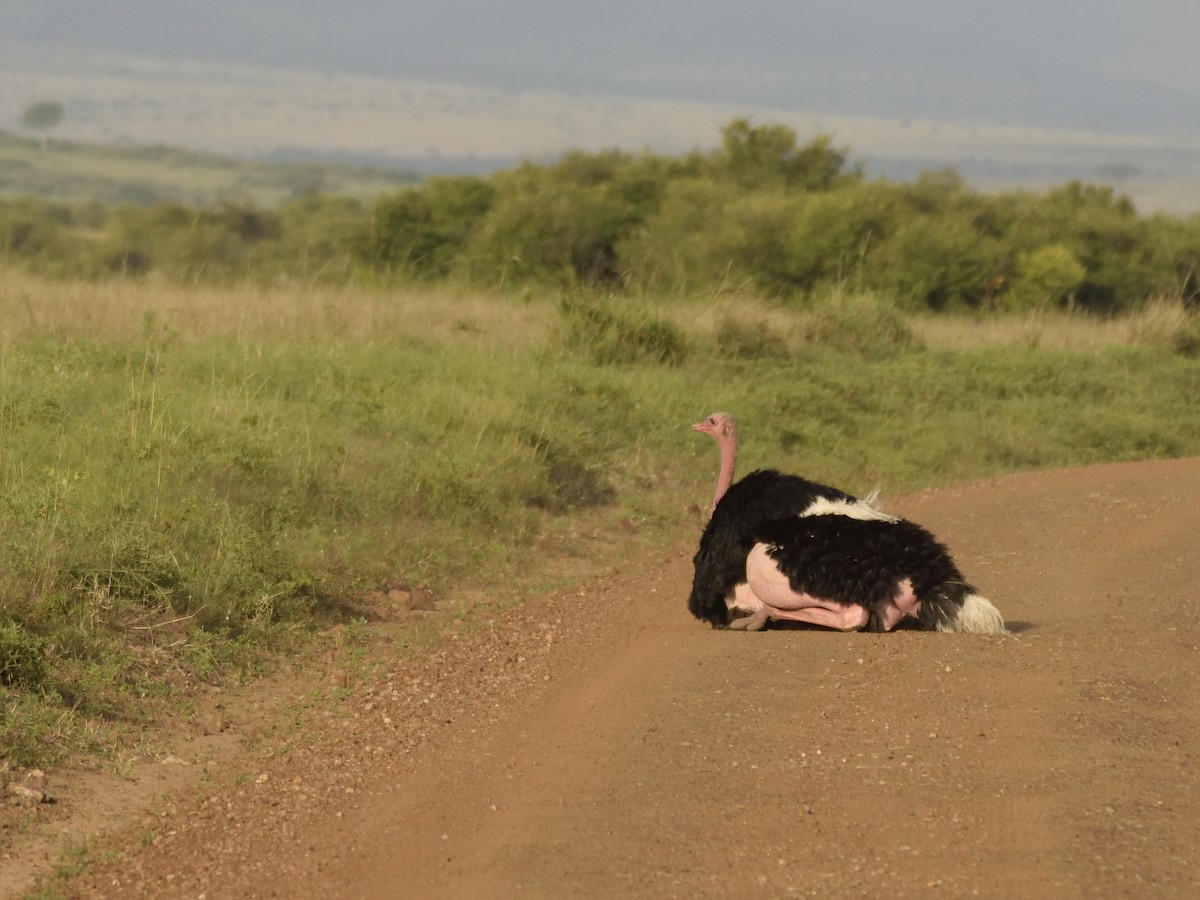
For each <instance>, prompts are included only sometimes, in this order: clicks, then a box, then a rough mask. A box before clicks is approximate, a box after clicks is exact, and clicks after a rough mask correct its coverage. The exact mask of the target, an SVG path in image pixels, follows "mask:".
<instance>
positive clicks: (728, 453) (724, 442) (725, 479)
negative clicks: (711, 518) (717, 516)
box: [709, 434, 737, 515]
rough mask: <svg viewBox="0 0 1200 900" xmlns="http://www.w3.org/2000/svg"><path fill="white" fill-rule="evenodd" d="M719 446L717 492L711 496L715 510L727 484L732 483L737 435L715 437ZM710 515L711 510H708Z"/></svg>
mask: <svg viewBox="0 0 1200 900" xmlns="http://www.w3.org/2000/svg"><path fill="white" fill-rule="evenodd" d="M717 444H718V445H719V446H720V448H721V471H720V472H718V473H717V492H716V495H715V496H714V497H713V505H712V508H713V510H715V509H716V508H717V504H718V503H720V502H721V498H722V497H724V496H725V492H726V491H727V490H729V486H730V485H731V484H733V469H734V466H736V465H737V437H736V436H735V435H732V434H724V435H721V436H720V437H719V438H718V439H717ZM709 515H712V511H711V510H710V511H709Z"/></svg>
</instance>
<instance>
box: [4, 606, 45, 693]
mask: <svg viewBox="0 0 1200 900" xmlns="http://www.w3.org/2000/svg"><path fill="white" fill-rule="evenodd" d="M45 678H46V663H45V660H44V656H43V652H42V642H41V641H40V640H39V639H38V638H37V637H36V636H35V635H32V634H30V633H29V632H28V631H26V630H25V629H24V628H22V627H21V625H20V624H19V623H17V622H0V685H3V686H5V687H10V688H23V689H25V690H36V689H37V688H39V687H41V685H42V683H43V681H44V680H45Z"/></svg>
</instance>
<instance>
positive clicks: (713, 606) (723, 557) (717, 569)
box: [688, 469, 856, 628]
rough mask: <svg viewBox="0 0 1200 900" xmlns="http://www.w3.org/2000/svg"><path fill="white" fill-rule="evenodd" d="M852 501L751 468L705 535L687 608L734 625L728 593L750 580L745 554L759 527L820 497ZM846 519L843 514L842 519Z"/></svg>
mask: <svg viewBox="0 0 1200 900" xmlns="http://www.w3.org/2000/svg"><path fill="white" fill-rule="evenodd" d="M822 497H824V498H826V499H828V500H833V501H839V500H840V501H846V502H850V503H853V502H854V501H855V499H856V498H855V497H853V496H851V495H850V494H847V493H846V492H845V491H839V490H838V489H837V488H832V487H828V486H826V485H823V484H818V483H817V482H815V481H808V480H807V479H804V478H799V477H797V476H795V475H783V474H781V473H779V472H777V471H775V470H774V469H760V470H758V471H756V472H751V473H750V474H749V475H747V476H746V477H745V478H743V479H742V480H741V481H739V482H737V483H736V484H734V485H732V486H731V487H730V488H729V490H728V491H726V492H725V495H724V496H723V497H722V498H721V500H720V501H719V502H718V503H717V507H716V509H714V510H713V514H712V518H711V519H709V521H708V526H707V527H706V528H705V529H704V534H703V535H702V536H701V538H700V549H699V550H697V551H696V556H695V560H694V562H695V574H694V576H693V579H692V593H691V596H690V597H688V609H689V610H690V611H691V613H692V615H694V616H695V617H696V618H697V619H701V620H702V621H705V622H708V623H709V624H711V625H712V626H713V627H714V628H724V627H725V626H727V625H728V624H729V609H728V608H727V606H726V605H725V596H726V594H728V593H729V591H731V590H733V588H734V587H736V586H737V585H738V584H739V583H741V582H743V581H745V580H746V557H747V555H749V553H750V550H751V548H752V547H753V546H754V545H755V544H756V543H758V539H757V538H756V537H755V531H756V529H758V528H760V527H762V526H764V525H766V524H767V523H769V522H775V521H778V520H784V519H786V518H787V517H789V516H792V517H797V516H799V514H800V513H802V512H803V511H804V510H806V509H808V508H809V507H810V506H812V504H813V503H814V502H815V501H816V500H818V499H819V498H822ZM840 518H844V517H840Z"/></svg>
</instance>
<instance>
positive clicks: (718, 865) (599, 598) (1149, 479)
mask: <svg viewBox="0 0 1200 900" xmlns="http://www.w3.org/2000/svg"><path fill="white" fill-rule="evenodd" d="M889 509H890V511H893V512H897V513H900V514H902V515H905V516H907V517H909V518H912V519H914V520H916V521H918V522H921V523H922V524H924V525H926V526H927V527H929V528H930V529H931V530H933V531H934V533H935V534H937V535H938V536H939V537H940V538H942V539H943V540H944V541H946V542H947V543H948V544H949V545H950V547H951V548H952V549H953V550H954V552H955V556H956V558H957V560H958V561H959V563H960V565H961V567H962V569H963V570H964V572H965V573H966V574H967V576H968V577H969V578H970V579H971V580H972V582H973V583H974V584H976V586H977V587H979V588H980V589H981V590H982V592H983V593H984V594H986V595H988V596H989V597H990V598H991V599H992V600H993V601H994V602H995V603H996V605H997V606H998V607H999V608H1000V609H1001V610H1002V612H1003V613H1004V614H1005V616H1006V618H1007V619H1008V620H1009V622H1010V625H1011V627H1012V628H1013V631H1014V633H1013V634H1012V635H1010V636H1007V637H973V636H964V635H943V634H925V633H918V632H910V631H902V632H894V633H891V634H883V635H874V634H851V635H844V634H836V633H830V632H824V631H820V630H779V631H767V632H763V633H758V634H740V633H730V632H715V631H711V630H709V629H708V628H707V627H706V626H702V625H701V624H699V623H697V622H695V621H693V620H691V619H690V617H689V616H688V615H687V612H686V609H685V600H686V596H687V589H688V586H689V584H690V577H691V572H690V554H691V552H692V549H693V545H692V543H691V541H690V539H689V541H688V542H687V543H683V544H681V545H680V546H679V547H678V548H677V549H675V550H673V551H670V552H667V553H658V554H649V555H647V556H646V557H645V558H643V559H635V560H631V561H629V562H628V563H627V564H626V565H625V566H623V567H622V569H621V570H620V571H619V572H616V573H613V574H610V575H605V576H599V577H595V578H593V579H592V580H590V581H589V582H587V583H586V584H585V585H584V586H583V587H582V588H581V589H579V590H573V591H571V592H568V593H563V594H559V595H555V596H548V597H545V598H543V599H541V600H539V601H537V602H534V603H530V604H527V605H525V606H523V607H520V608H516V609H512V610H509V611H507V612H505V613H503V614H498V615H496V616H495V617H494V619H493V620H492V621H490V622H468V623H467V624H466V625H464V626H463V627H460V628H458V629H457V630H456V631H455V632H454V633H453V636H452V637H451V638H449V639H448V640H446V641H445V642H443V643H442V644H441V645H440V646H439V647H438V648H437V649H436V650H434V651H432V652H423V653H418V654H415V655H412V656H411V657H409V658H406V659H396V660H395V661H394V665H386V666H384V667H383V668H382V669H380V670H379V671H378V674H377V675H373V676H372V677H370V678H369V679H367V680H366V681H365V682H363V683H356V682H355V681H354V678H353V673H342V674H341V675H339V673H338V672H336V671H333V672H330V673H325V674H321V675H320V678H324V679H328V678H330V677H333V678H334V679H337V678H343V680H345V682H346V684H345V687H346V689H345V690H343V691H339V692H337V694H338V695H339V696H340V697H341V699H327V700H326V701H324V702H321V703H315V704H310V705H308V706H304V705H303V704H302V703H301V702H300V701H301V700H302V699H303V697H304V696H311V695H310V694H309V695H306V694H305V693H304V692H305V691H311V686H312V682H311V681H310V682H309V683H307V684H305V683H300V682H295V683H291V684H283V683H280V684H279V685H277V686H275V688H273V690H275V694H274V696H271V697H261V696H260V697H259V698H258V701H257V702H259V703H260V704H261V706H260V711H259V712H257V713H256V712H253V711H252V710H251V709H250V708H249V707H247V708H246V709H244V710H243V709H235V710H231V712H230V718H231V720H233V721H235V722H237V723H238V724H236V725H234V726H233V728H231V731H233V732H236V733H240V734H242V735H245V734H247V733H249V732H252V731H253V732H255V733H257V734H258V739H257V740H255V741H253V742H252V748H251V749H250V750H242V751H239V752H238V753H236V754H233V753H231V755H229V756H227V757H224V759H225V760H226V761H225V762H222V763H220V764H219V765H218V766H216V768H217V769H218V771H217V772H216V774H215V775H210V777H211V778H212V780H213V783H212V785H211V786H210V787H208V788H206V789H204V790H196V787H195V781H196V779H195V778H194V777H192V778H191V780H190V781H186V780H185V781H184V782H181V783H179V784H175V783H172V786H171V788H170V796H164V795H163V794H162V793H161V791H160V792H159V794H158V795H157V796H156V798H155V799H154V802H152V803H150V804H149V805H142V806H141V807H140V808H139V809H138V810H137V811H135V812H134V813H132V814H131V813H129V812H128V810H126V811H125V812H124V813H123V814H122V815H123V816H124V818H123V819H122V818H120V817H119V816H115V815H114V817H113V825H114V826H119V827H116V828H115V829H100V830H102V831H105V830H107V831H109V832H115V837H112V838H109V839H107V840H106V841H101V842H99V843H95V844H93V845H92V850H91V852H90V855H91V857H92V858H93V859H95V860H96V861H95V862H94V863H93V864H91V865H90V866H89V867H87V869H86V870H85V871H84V872H83V873H82V874H80V875H77V876H76V877H74V878H72V879H69V880H67V881H64V882H60V883H59V885H58V888H59V889H60V890H62V891H63V892H64V893H65V894H67V895H68V896H71V897H88V898H91V897H112V896H131V897H201V896H203V897H207V898H216V897H229V898H234V897H238V898H240V897H288V898H296V897H300V898H303V897H314V898H316V897H411V898H426V897H428V898H438V897H511V896H521V897H545V898H568V897H580V898H584V897H605V896H610V897H611V896H620V897H656V898H657V897H689V898H691V897H788V896H821V897H848V896H864V895H866V896H895V897H918V896H919V897H925V896H930V895H935V896H938V895H940V896H947V897H966V896H980V897H1018V896H1019V897H1055V898H1058V897H1072V896H1080V897H1082V896H1093V897H1094V896H1103V897H1121V896H1137V897H1194V896H1200V803H1198V802H1197V801H1198V800H1200V797H1198V784H1200V775H1197V771H1198V770H1197V765H1196V763H1197V759H1196V755H1197V752H1196V747H1197V743H1196V735H1197V734H1200V685H1198V683H1197V682H1198V674H1197V673H1198V671H1200V649H1198V645H1200V639H1198V638H1197V635H1196V632H1195V630H1194V628H1193V627H1192V624H1191V620H1192V617H1193V616H1192V614H1193V611H1194V607H1195V602H1196V600H1195V597H1196V581H1197V574H1198V569H1200V565H1198V556H1197V552H1196V535H1197V534H1198V533H1200V460H1182V461H1169V462H1151V463H1139V464H1122V465H1111V466H1100V467H1095V468H1090V469H1085V470H1072V471H1054V472H1040V473H1032V474H1028V475H1021V476H1016V477H1009V478H1003V479H997V480H993V481H987V482H979V483H972V484H968V485H964V486H960V487H956V488H951V489H947V490H940V491H931V492H926V493H921V494H917V495H911V496H906V497H901V498H897V499H896V500H895V501H894V502H892V503H891V504H889ZM681 530H686V531H696V532H697V534H698V525H697V527H696V528H692V527H691V526H684V527H682V528H681ZM689 537H690V536H689ZM380 658H382V659H384V660H385V661H386V660H387V656H386V654H384V655H383V656H382V657H380ZM233 702H234V701H232V700H230V701H229V703H230V704H231V706H232V705H233ZM281 710H283V711H287V710H290V712H288V713H287V716H290V717H291V718H290V719H289V718H288V717H287V716H285V715H283V713H281ZM256 717H257V718H256ZM210 737H211V736H210ZM203 741H204V737H203V736H196V737H194V739H193V740H191V741H184V742H183V743H182V744H180V747H179V749H178V750H176V752H175V754H174V755H175V756H177V758H178V759H180V760H182V761H183V762H186V763H189V764H190V765H180V764H175V769H176V770H179V771H186V772H192V773H195V772H196V771H197V769H195V768H193V766H196V765H200V766H202V765H203V763H202V759H203V758H204V757H205V756H206V755H207V754H209V753H210V747H209V746H206V745H205V744H204V743H203ZM158 765H160V766H162V765H164V763H159V764H158ZM145 777H146V778H149V777H150V776H149V775H146V776H145ZM54 782H55V776H53V775H52V778H51V786H52V787H51V790H53V785H54ZM73 804H74V798H73V797H71V796H70V795H69V791H65V792H64V795H63V799H62V803H61V804H60V805H62V806H68V805H73ZM131 815H132V817H133V818H132V823H131ZM70 821H71V816H70V815H65V817H63V818H61V819H60V821H59V822H58V824H57V825H56V826H55V827H58V828H63V827H68V824H69V822H70ZM17 862H22V863H23V862H24V860H23V859H22V860H17V859H15V858H14V859H9V860H5V861H4V868H5V869H6V870H11V871H16V868H20V867H19V866H16V863H17ZM4 886H5V888H6V889H9V890H16V889H19V888H20V885H14V883H13V882H12V880H9V881H8V882H6V883H4Z"/></svg>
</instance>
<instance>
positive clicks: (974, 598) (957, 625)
mask: <svg viewBox="0 0 1200 900" xmlns="http://www.w3.org/2000/svg"><path fill="white" fill-rule="evenodd" d="M937 630H938V631H958V632H962V633H964V634H1008V629H1007V628H1005V627H1004V617H1003V616H1001V615H1000V610H998V609H996V607H994V606H992V604H991V601H989V600H987V599H985V598H984V597H980V596H979V595H978V594H967V596H966V597H964V598H963V605H962V609H960V610H959V611H958V615H957V616H955V617H954V621H952V622H946V623H945V624H940V625H938V627H937Z"/></svg>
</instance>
